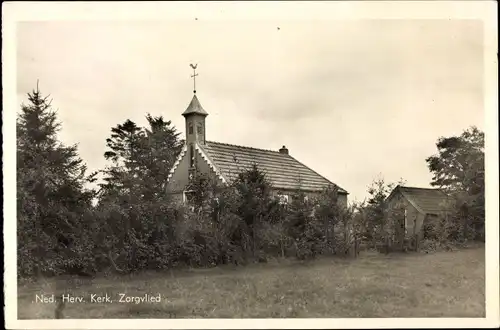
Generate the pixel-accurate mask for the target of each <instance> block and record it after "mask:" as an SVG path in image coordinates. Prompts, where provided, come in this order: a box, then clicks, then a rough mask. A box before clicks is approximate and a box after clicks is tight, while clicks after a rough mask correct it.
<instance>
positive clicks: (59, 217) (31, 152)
mask: <svg viewBox="0 0 500 330" xmlns="http://www.w3.org/2000/svg"><path fill="white" fill-rule="evenodd" d="M28 101H29V103H28V104H23V105H22V106H21V111H20V113H19V116H18V120H17V198H18V207H17V212H18V214H17V219H18V226H17V228H18V230H17V235H18V256H19V258H18V259H19V260H20V262H19V268H18V269H19V273H20V274H21V275H23V276H32V275H36V274H46V273H59V272H62V271H64V268H65V262H66V260H68V258H64V260H61V258H63V257H61V256H62V255H63V254H64V253H67V254H69V255H75V256H77V257H76V258H71V259H72V262H73V263H84V261H83V259H85V258H88V254H87V253H86V252H85V251H86V241H85V239H84V237H83V235H81V234H82V232H83V231H84V229H85V228H88V227H90V226H91V222H90V221H89V217H86V216H85V215H86V210H87V209H88V208H89V207H90V203H91V199H92V197H93V196H94V194H93V191H91V190H88V189H86V188H85V184H86V183H87V182H89V181H92V180H93V179H94V176H93V175H90V176H88V175H86V166H85V165H84V163H83V161H82V160H81V159H80V158H79V156H78V153H77V148H76V146H75V145H73V146H65V145H63V144H62V143H61V142H60V141H59V140H58V137H57V133H58V132H59V130H60V123H59V122H58V121H57V116H56V113H55V112H54V111H53V110H52V108H51V103H50V101H49V100H48V97H43V96H42V94H41V92H40V91H39V89H38V87H37V89H36V90H34V91H32V92H31V93H28ZM62 251H63V252H62ZM56 252H57V253H56Z"/></svg>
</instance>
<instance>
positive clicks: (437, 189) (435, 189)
mask: <svg viewBox="0 0 500 330" xmlns="http://www.w3.org/2000/svg"><path fill="white" fill-rule="evenodd" d="M399 187H400V188H406V189H419V190H433V191H443V189H442V188H421V187H409V186H399Z"/></svg>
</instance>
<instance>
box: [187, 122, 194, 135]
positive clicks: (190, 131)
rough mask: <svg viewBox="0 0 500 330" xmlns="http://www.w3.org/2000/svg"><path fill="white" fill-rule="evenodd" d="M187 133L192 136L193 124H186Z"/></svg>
mask: <svg viewBox="0 0 500 330" xmlns="http://www.w3.org/2000/svg"><path fill="white" fill-rule="evenodd" d="M188 133H189V134H193V123H189V124H188Z"/></svg>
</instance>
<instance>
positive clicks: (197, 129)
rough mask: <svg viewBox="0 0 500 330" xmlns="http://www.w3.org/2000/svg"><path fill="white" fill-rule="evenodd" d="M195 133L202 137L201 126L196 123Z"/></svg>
mask: <svg viewBox="0 0 500 330" xmlns="http://www.w3.org/2000/svg"><path fill="white" fill-rule="evenodd" d="M196 132H197V133H198V135H203V125H202V124H201V123H198V125H197V126H196Z"/></svg>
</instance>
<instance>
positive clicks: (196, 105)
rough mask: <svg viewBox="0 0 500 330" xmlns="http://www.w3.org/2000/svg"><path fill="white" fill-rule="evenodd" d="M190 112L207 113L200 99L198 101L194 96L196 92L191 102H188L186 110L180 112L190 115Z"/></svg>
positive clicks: (206, 114)
mask: <svg viewBox="0 0 500 330" xmlns="http://www.w3.org/2000/svg"><path fill="white" fill-rule="evenodd" d="M190 114H199V115H203V116H208V113H207V112H206V111H205V109H203V107H202V106H201V104H200V101H198V98H197V97H196V94H194V95H193V98H192V100H191V102H190V103H189V105H188V107H187V109H186V111H184V112H183V113H182V115H183V116H186V115H190Z"/></svg>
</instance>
